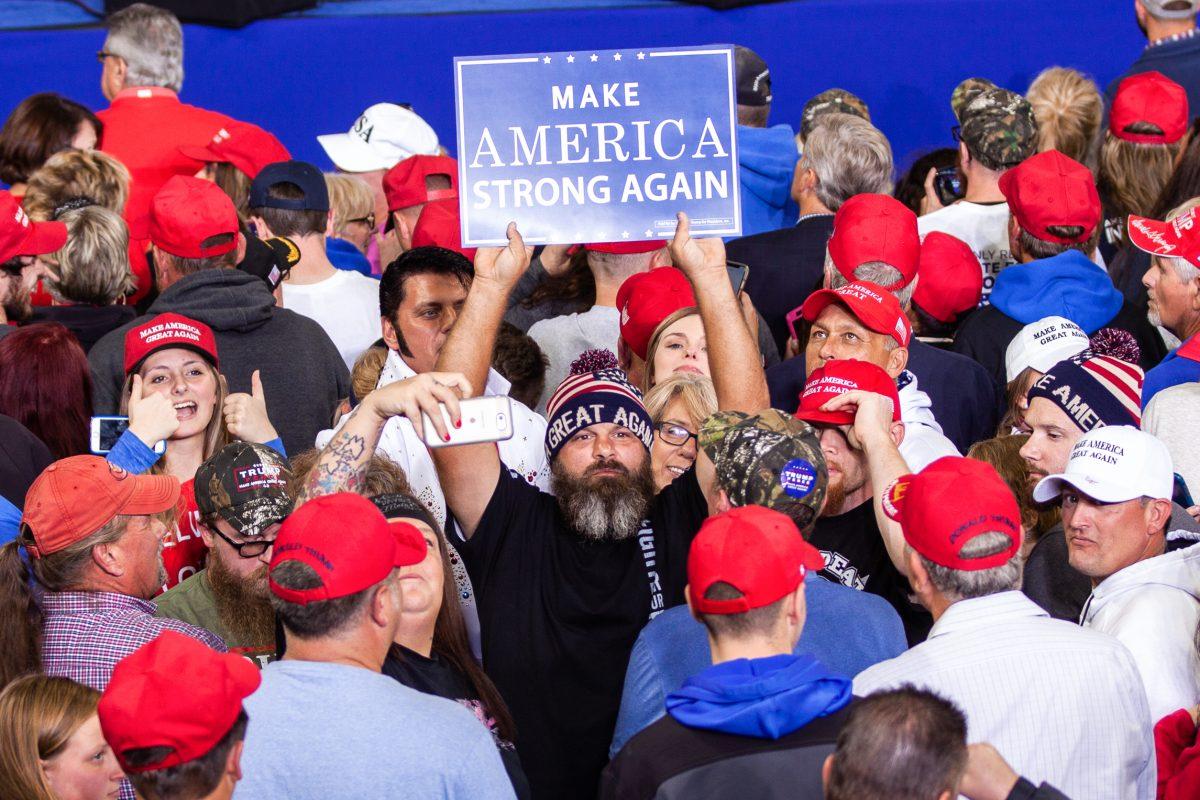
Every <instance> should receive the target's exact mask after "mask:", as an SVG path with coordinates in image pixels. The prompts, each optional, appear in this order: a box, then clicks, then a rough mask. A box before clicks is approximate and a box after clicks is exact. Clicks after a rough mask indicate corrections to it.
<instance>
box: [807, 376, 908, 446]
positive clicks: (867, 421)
mask: <svg viewBox="0 0 1200 800" xmlns="http://www.w3.org/2000/svg"><path fill="white" fill-rule="evenodd" d="M847 407H853V408H854V424H853V425H852V426H851V427H850V431H849V433H848V435H847V438H848V439H849V441H850V446H851V447H855V448H858V449H859V450H863V451H867V450H870V449H871V448H872V447H875V446H877V445H878V444H880V443H882V442H884V441H887V442H891V440H892V439H891V427H892V414H893V413H894V411H895V409H894V408H893V406H892V400H891V398H890V397H884V396H883V395H881V394H878V393H876V392H865V391H863V390H861V389H854V390H852V391H849V392H845V393H844V394H839V395H838V396H837V397H835V398H833V399H832V400H830V401H829V402H827V403H826V404H825V405H823V406H821V410H822V411H842V410H844V409H846V408H847Z"/></svg>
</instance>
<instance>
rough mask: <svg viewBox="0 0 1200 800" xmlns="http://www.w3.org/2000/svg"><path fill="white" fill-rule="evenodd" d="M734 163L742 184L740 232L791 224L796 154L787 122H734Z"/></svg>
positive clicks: (796, 210)
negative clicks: (751, 124) (759, 124)
mask: <svg viewBox="0 0 1200 800" xmlns="http://www.w3.org/2000/svg"><path fill="white" fill-rule="evenodd" d="M737 137H738V139H737V145H738V164H739V166H740V173H741V178H740V183H741V187H742V236H750V235H752V234H755V233H765V232H766V231H774V230H778V229H779V228H786V227H788V226H789V225H793V224H795V222H796V220H797V219H798V218H799V217H800V209H799V208H798V207H797V206H796V204H795V203H794V202H793V201H792V176H793V174H794V173H795V171H796V162H797V161H799V160H800V154H799V153H798V152H797V151H796V138H795V134H794V133H792V129H791V128H790V127H788V126H787V125H775V126H773V127H770V128H749V127H747V126H745V125H738V129H737Z"/></svg>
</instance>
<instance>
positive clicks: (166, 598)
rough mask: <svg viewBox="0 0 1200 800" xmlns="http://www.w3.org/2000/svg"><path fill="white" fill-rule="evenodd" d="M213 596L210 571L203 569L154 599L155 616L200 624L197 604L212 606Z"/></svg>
mask: <svg viewBox="0 0 1200 800" xmlns="http://www.w3.org/2000/svg"><path fill="white" fill-rule="evenodd" d="M212 596H213V594H212V586H211V584H209V582H208V570H207V569H202V570H200V571H199V572H197V573H196V574H194V575H191V576H189V577H188V578H187V579H186V580H184V581H183V582H182V583H180V584H178V585H176V586H172V587H171V588H170V589H168V590H167V591H165V592H163V593H162V594H160V595H159V596H158V597H156V598H154V605H155V606H157V609H156V611H155V616H158V617H170V618H172V619H178V620H182V621H184V622H190V623H192V624H199V623H198V622H197V619H196V610H197V608H196V607H197V604H202V605H207V604H211V603H212Z"/></svg>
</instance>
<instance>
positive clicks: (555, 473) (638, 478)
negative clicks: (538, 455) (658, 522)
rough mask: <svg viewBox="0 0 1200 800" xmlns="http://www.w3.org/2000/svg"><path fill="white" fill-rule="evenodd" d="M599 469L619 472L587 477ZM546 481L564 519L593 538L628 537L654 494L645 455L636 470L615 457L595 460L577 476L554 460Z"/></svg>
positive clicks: (613, 540)
mask: <svg viewBox="0 0 1200 800" xmlns="http://www.w3.org/2000/svg"><path fill="white" fill-rule="evenodd" d="M601 469H612V470H618V471H620V472H621V473H622V474H620V475H605V476H603V477H600V478H590V479H589V476H590V475H592V474H593V473H595V472H596V471H597V470H601ZM550 485H551V488H552V490H553V491H554V496H555V497H556V498H558V507H559V508H560V509H561V510H562V513H563V516H565V517H566V518H567V522H568V523H569V524H570V525H571V527H572V528H573V529H574V530H575V531H577V532H578V533H579V534H580V535H582V536H583V538H585V539H587V540H589V541H594V542H620V541H624V540H625V539H628V538H630V537H632V536H633V535H634V534H636V533H637V531H638V528H639V527H640V526H641V523H642V520H644V519H645V518H646V511H647V509H649V508H650V502H651V501H652V500H653V498H654V475H653V472H652V471H651V469H650V459H649V458H647V459H645V460H644V461H643V462H642V464H641V466H640V467H639V468H638V470H637V471H636V472H630V471H629V470H628V469H626V468H625V466H624V465H623V464H621V463H620V462H617V461H597V462H595V463H594V464H591V465H590V466H589V467H588V468H587V469H586V470H584V473H583V475H582V476H580V477H575V476H573V475H569V474H568V473H567V471H566V469H565V468H563V466H562V464H561V462H559V461H557V460H556V461H555V462H554V463H553V464H552V465H551V467H550Z"/></svg>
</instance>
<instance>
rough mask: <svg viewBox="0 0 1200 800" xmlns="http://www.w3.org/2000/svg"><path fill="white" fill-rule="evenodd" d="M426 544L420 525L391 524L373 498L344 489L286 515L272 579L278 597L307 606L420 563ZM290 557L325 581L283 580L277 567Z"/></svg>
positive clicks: (274, 556) (334, 597) (272, 557)
mask: <svg viewBox="0 0 1200 800" xmlns="http://www.w3.org/2000/svg"><path fill="white" fill-rule="evenodd" d="M425 550H426V545H425V537H424V536H422V535H421V532H420V531H418V530H417V529H416V528H415V527H413V526H412V525H409V524H408V523H405V522H392V523H390V524H389V523H388V521H387V519H386V518H385V517H384V516H383V514H382V513H380V511H379V509H378V508H376V507H375V505H374V504H373V503H372V502H371V501H370V500H367V499H366V498H365V497H361V496H359V495H357V494H350V493H349V492H340V493H338V494H330V495H325V496H324V497H318V498H316V499H315V500H310V501H308V502H307V503H305V504H304V505H303V506H301V507H300V508H299V509H298V510H297V511H295V512H294V513H292V515H291V516H289V517H288V518H287V519H285V520H284V521H283V525H281V526H280V528H279V535H278V536H277V537H276V538H275V548H274V551H273V553H272V555H271V564H270V568H269V569H270V574H269V578H268V580H269V583H270V586H271V591H272V592H273V593H274V594H275V596H276V597H278V598H280V599H281V600H285V601H287V602H289V603H296V604H298V605H302V606H304V605H308V604H309V603H317V602H321V601H323V600H335V599H337V598H339V597H346V596H348V595H352V594H355V593H356V592H361V591H362V590H364V589H369V588H370V587H372V586H374V585H375V584H377V583H379V582H380V581H382V580H383V579H384V578H386V577H387V576H388V574H389V573H391V571H392V570H393V569H395V568H396V567H407V566H411V565H413V564H418V563H420V562H421V561H422V560H423V559H424V558H425ZM288 561H298V562H300V563H302V564H305V565H307V566H308V567H309V568H311V569H312V570H313V571H314V572H315V573H316V574H317V577H319V578H320V580H321V585H320V586H317V587H314V588H312V589H289V588H287V587H286V586H280V585H279V584H278V583H276V582H275V570H276V569H278V567H279V565H280V564H283V563H285V562H288Z"/></svg>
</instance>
